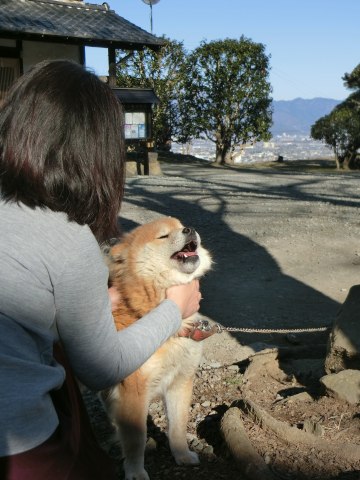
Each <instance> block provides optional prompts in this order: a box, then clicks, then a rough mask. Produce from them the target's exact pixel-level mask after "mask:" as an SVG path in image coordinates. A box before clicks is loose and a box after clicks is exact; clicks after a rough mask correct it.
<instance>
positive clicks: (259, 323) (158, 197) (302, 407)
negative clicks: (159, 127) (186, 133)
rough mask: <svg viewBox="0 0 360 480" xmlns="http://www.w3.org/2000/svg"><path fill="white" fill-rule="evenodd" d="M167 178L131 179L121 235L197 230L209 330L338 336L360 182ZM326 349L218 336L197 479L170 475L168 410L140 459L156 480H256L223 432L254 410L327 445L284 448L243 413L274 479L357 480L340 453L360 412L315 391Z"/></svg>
mask: <svg viewBox="0 0 360 480" xmlns="http://www.w3.org/2000/svg"><path fill="white" fill-rule="evenodd" d="M161 167H162V171H163V174H164V175H162V176H156V177H155V176H154V177H132V178H128V180H127V184H126V194H125V199H126V200H125V202H124V205H123V209H122V215H121V225H122V228H123V230H125V231H126V230H129V229H131V228H133V227H134V226H136V225H138V224H141V223H145V222H147V221H150V220H153V219H155V218H158V217H159V216H163V215H171V216H175V217H178V218H179V219H181V220H182V222H183V223H184V224H185V225H188V226H193V227H195V228H196V230H197V231H198V232H199V234H200V235H201V237H202V240H203V243H204V245H205V246H206V247H207V248H208V249H209V250H210V251H211V252H212V255H213V258H214V262H215V264H214V268H213V270H212V272H210V273H209V274H208V275H207V277H206V278H205V279H204V280H203V282H202V293H203V297H204V300H203V302H202V306H201V313H202V314H203V315H204V316H205V317H207V318H208V319H210V321H214V322H218V323H220V324H221V325H223V326H229V327H230V326H231V327H250V328H295V327H305V328H307V327H319V326H331V324H332V322H333V321H334V319H335V317H336V313H337V310H338V308H339V306H340V304H341V303H342V302H343V301H344V300H345V298H346V296H347V293H348V291H349V289H350V287H351V286H352V285H355V284H359V283H360V242H359V236H360V218H359V206H360V182H359V180H360V177H359V175H360V174H359V173H352V172H348V173H346V174H336V172H333V173H323V172H321V173H320V172H319V173H316V171H315V172H312V173H303V172H301V171H299V172H296V171H289V170H287V169H286V168H284V169H282V170H274V169H265V168H264V169H253V168H249V169H245V168H242V169H241V170H235V169H231V168H226V169H221V168H212V167H208V166H204V165H202V164H201V163H192V164H191V163H189V164H184V165H178V164H169V163H163V164H162V165H161ZM326 342H327V333H314V334H309V333H304V334H297V335H279V334H271V335H269V334H267V335H264V334H230V333H221V334H217V335H214V336H213V337H211V338H209V339H207V340H206V341H204V357H203V362H202V365H201V367H200V368H199V372H198V376H197V378H196V382H195V388H194V396H193V403H192V407H191V412H190V422H189V429H188V431H189V443H190V446H191V448H192V449H194V450H196V451H198V453H199V455H200V457H201V465H200V466H198V467H193V468H188V467H178V466H176V464H175V462H174V461H173V459H172V458H171V455H170V453H169V450H168V446H167V442H166V435H165V432H166V421H165V417H164V411H163V407H162V404H161V403H160V402H158V401H154V402H153V404H152V405H151V409H150V413H151V419H150V418H149V437H150V440H149V448H148V452H147V455H146V469H147V470H148V473H149V474H150V477H151V478H152V479H153V480H155V479H159V480H160V479H164V480H165V479H170V478H173V477H176V478H192V479H194V480H195V479H205V478H206V479H239V478H250V479H252V480H258V479H260V478H261V477H260V476H254V474H251V473H250V474H249V472H248V476H245V474H244V473H243V468H242V467H243V466H241V465H239V463H237V462H235V460H234V457H233V456H232V455H231V454H230V452H229V449H228V446H227V444H226V442H225V440H224V438H223V435H222V434H221V432H220V426H221V421H222V418H223V415H224V414H225V413H226V411H227V410H228V409H229V407H230V406H231V405H233V406H235V407H236V408H237V406H238V404H237V403H236V402H239V401H241V400H242V399H244V398H247V399H250V400H252V401H254V402H255V403H256V404H257V405H258V406H260V407H261V408H263V409H265V410H266V411H267V412H268V413H270V414H271V415H272V417H273V418H275V419H278V420H282V421H284V422H286V424H287V425H289V426H293V427H297V429H298V430H300V431H304V430H307V431H308V430H309V428H310V429H312V430H313V431H312V432H311V433H312V434H313V435H315V434H316V435H317V436H318V438H319V442H318V443H319V444H311V445H306V444H303V443H301V441H300V440H299V441H296V442H295V443H294V442H289V439H281V438H280V437H279V435H278V434H276V433H274V432H272V431H271V429H269V428H268V427H266V426H264V425H263V424H261V422H259V421H255V420H254V419H253V418H252V417H251V416H249V415H248V414H247V413H246V412H244V411H243V410H241V408H239V409H238V412H239V418H242V421H243V425H244V428H245V431H246V434H247V436H248V437H249V439H250V441H251V443H252V445H253V447H254V449H255V450H256V451H257V452H258V453H259V454H260V455H261V457H262V459H263V460H264V462H265V465H267V468H268V469H269V472H270V474H271V475H272V476H273V477H272V478H281V479H283V478H284V479H299V480H302V479H311V480H313V479H314V480H315V479H319V480H320V479H340V480H352V479H360V459H359V458H358V457H357V455H356V454H355V456H351V455H350V457H349V456H348V455H347V453H346V451H345V453H344V451H343V450H342V449H341V448H340V446H343V445H349V446H350V447H351V446H354V445H355V447H354V449H355V451H356V450H358V451H359V452H360V406H359V405H357V406H350V405H348V404H346V403H342V402H340V401H338V400H336V399H333V398H330V397H328V396H326V395H324V392H323V390H322V388H321V385H320V383H319V378H320V377H321V376H322V375H323V374H324V372H323V360H324V356H325V351H326ZM265 349H270V351H274V349H277V350H276V352H277V353H276V355H275V357H276V358H275V357H274V358H273V357H272V356H271V355H272V354H267V355H268V356H266V355H265V356H264V350H265ZM271 349H272V350H271ZM279 351H280V353H281V354H279ZM260 352H261V353H260ZM269 355H270V356H269ZM249 357H250V361H249ZM265 357H266V358H270V359H271V361H269V362H268V364H267V366H264V365H263V364H262V363H261V361H260V363H259V362H258V359H259V358H265ZM277 357H279V358H277ZM254 359H256V360H254ZM259 365H260V367H259ZM254 372H255V374H254ZM86 399H87V404H88V407H89V410H90V415H91V417H92V420H93V424H94V427H95V430H96V433H97V435H98V437H99V439H100V441H101V442H102V444H103V445H104V447H106V448H107V449H108V450H109V451H110V454H111V456H113V457H114V458H115V459H116V461H117V463H118V467H119V478H122V470H121V452H120V451H119V448H118V446H117V444H116V443H115V442H114V441H113V439H112V436H111V427H110V426H109V425H108V423H107V420H106V417H105V416H104V414H103V412H102V411H101V408H100V407H99V404H98V403H97V400H96V398H95V397H94V396H93V395H92V394H90V393H88V394H87V396H86ZM234 402H235V403H234ZM323 444H326V446H325V447H324V445H323Z"/></svg>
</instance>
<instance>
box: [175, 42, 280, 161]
mask: <svg viewBox="0 0 360 480" xmlns="http://www.w3.org/2000/svg"><path fill="white" fill-rule="evenodd" d="M268 75H269V57H267V56H266V55H265V47H264V45H263V44H261V43H254V42H252V41H251V40H250V39H247V38H245V37H243V36H242V37H241V38H240V40H232V39H226V40H218V41H212V42H209V43H206V42H202V43H201V44H200V46H199V47H198V48H197V49H195V50H194V51H193V52H192V53H191V54H189V55H188V58H187V62H186V64H185V65H184V75H183V76H182V79H183V84H182V89H181V91H180V92H179V97H178V100H179V102H178V104H179V110H180V117H181V119H182V120H183V123H182V128H181V133H182V138H180V140H182V141H184V140H185V139H188V138H191V137H197V138H207V139H208V140H210V141H212V142H214V143H215V145H216V162H217V163H219V164H225V163H227V162H230V161H231V158H232V154H233V153H234V150H235V148H236V147H239V146H240V147H244V146H245V145H246V144H249V143H250V144H253V143H255V142H257V141H259V140H268V139H269V138H270V137H271V134H270V131H269V129H270V126H271V123H272V111H271V101H272V99H271V98H270V93H271V86H270V83H269V81H268Z"/></svg>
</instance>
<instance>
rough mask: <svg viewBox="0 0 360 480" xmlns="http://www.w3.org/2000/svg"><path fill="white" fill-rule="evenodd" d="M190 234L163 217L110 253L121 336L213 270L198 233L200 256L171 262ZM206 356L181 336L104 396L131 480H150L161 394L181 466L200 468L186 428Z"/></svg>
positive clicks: (138, 230)
mask: <svg viewBox="0 0 360 480" xmlns="http://www.w3.org/2000/svg"><path fill="white" fill-rule="evenodd" d="M188 230H190V229H188V228H186V227H184V226H183V225H182V224H181V222H180V221H179V220H177V219H175V218H171V217H167V218H161V219H159V220H156V221H154V222H151V223H149V224H145V225H143V226H140V227H138V228H136V229H135V230H133V231H132V232H130V233H129V234H127V235H125V236H124V237H123V239H122V241H121V242H120V243H119V244H117V245H116V246H114V247H113V248H112V249H111V250H110V259H111V260H110V279H111V282H112V285H113V286H115V287H116V289H117V291H118V293H119V295H120V305H119V308H118V309H117V310H116V311H115V312H114V319H115V323H116V327H117V329H118V330H121V329H123V328H125V327H127V326H128V325H130V324H132V323H133V322H135V321H136V320H138V319H139V318H141V317H142V316H144V315H145V314H146V313H148V312H149V311H150V310H152V309H153V308H154V307H156V306H157V305H159V303H160V302H161V301H162V300H163V299H164V298H165V291H166V289H167V288H168V287H170V286H172V285H176V284H183V283H187V282H190V281H191V280H193V279H194V278H199V277H200V276H202V275H203V274H204V273H205V272H206V271H207V270H209V268H210V266H211V258H210V255H209V253H208V252H207V251H206V250H205V249H204V248H203V247H202V246H201V241H200V237H199V235H198V234H197V233H196V232H195V231H194V230H191V231H192V232H193V233H192V234H191V235H192V237H193V236H194V234H195V235H196V243H197V248H196V255H195V253H194V252H193V253H190V254H189V256H193V258H191V259H188V258H185V259H181V258H180V259H176V258H174V257H173V258H171V257H172V256H173V254H175V252H178V251H179V250H181V249H182V248H183V245H185V243H186V239H187V234H186V233H184V232H187V231H188ZM181 255H182V254H181ZM186 257H187V255H186ZM196 257H198V259H196ZM195 267H196V268H195ZM195 317H196V315H195V316H193V317H192V318H189V319H185V320H184V321H183V324H182V327H186V326H188V325H191V324H192V323H193V322H194V321H195ZM201 353H202V345H201V342H195V341H193V340H191V339H189V338H185V337H179V336H177V335H175V336H173V337H171V338H170V339H169V340H167V341H166V342H165V344H163V345H162V347H161V348H159V349H158V350H157V351H156V352H155V354H154V355H152V356H151V357H150V359H149V360H148V361H147V362H146V363H145V364H144V365H143V366H142V367H141V368H140V369H138V370H137V371H136V372H135V373H133V374H132V375H130V376H129V377H127V378H126V379H125V380H124V381H123V382H121V383H120V384H119V385H118V386H116V387H115V388H113V389H112V390H111V391H110V392H106V395H104V402H105V405H106V407H107V410H108V413H109V415H110V418H111V419H112V421H113V422H114V423H115V424H116V426H117V427H118V433H119V437H120V441H121V444H122V450H123V455H124V457H125V461H124V469H125V478H126V480H148V478H149V477H148V474H147V472H146V471H145V469H144V450H145V443H146V421H147V415H148V407H149V403H150V401H151V400H152V399H153V398H154V397H158V396H160V397H162V398H163V400H164V403H165V407H166V413H167V418H168V437H169V443H170V448H171V451H172V454H173V456H174V457H175V460H176V462H177V463H178V464H197V463H198V462H199V459H198V456H197V454H196V453H194V452H191V451H190V450H189V448H188V444H187V440H186V428H187V422H188V411H189V407H190V402H191V396H192V387H193V379H194V375H195V372H196V369H197V367H198V365H199V362H200V359H201Z"/></svg>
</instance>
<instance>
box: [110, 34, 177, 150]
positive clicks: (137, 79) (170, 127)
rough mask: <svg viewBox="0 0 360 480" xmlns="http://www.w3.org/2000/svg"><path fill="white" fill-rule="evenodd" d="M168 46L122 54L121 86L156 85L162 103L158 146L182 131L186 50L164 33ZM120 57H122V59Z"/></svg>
mask: <svg viewBox="0 0 360 480" xmlns="http://www.w3.org/2000/svg"><path fill="white" fill-rule="evenodd" d="M163 40H164V43H165V44H164V46H163V47H162V48H161V49H160V51H159V52H154V51H152V50H150V49H148V48H145V49H144V50H142V51H139V52H134V54H132V55H127V56H125V57H123V59H122V60H121V55H122V52H120V53H119V54H118V66H117V84H118V86H120V87H142V88H152V89H153V90H154V91H155V93H156V95H157V96H158V97H159V100H160V103H159V104H158V105H155V106H154V112H153V136H154V140H155V144H156V146H157V147H158V148H162V147H164V146H166V145H169V142H170V141H171V138H172V137H173V136H176V135H178V133H179V124H180V119H179V111H178V108H177V98H178V95H179V92H178V90H179V85H180V75H181V74H182V68H181V66H182V64H183V63H184V59H185V57H186V51H185V49H184V46H183V43H182V42H177V41H175V40H169V39H166V38H165V37H163ZM119 60H120V61H119Z"/></svg>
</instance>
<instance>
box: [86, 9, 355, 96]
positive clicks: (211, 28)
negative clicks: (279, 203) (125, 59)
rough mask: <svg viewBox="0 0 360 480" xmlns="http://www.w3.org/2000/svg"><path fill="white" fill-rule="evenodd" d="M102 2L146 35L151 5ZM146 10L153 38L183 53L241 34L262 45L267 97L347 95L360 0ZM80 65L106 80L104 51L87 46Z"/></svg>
mask: <svg viewBox="0 0 360 480" xmlns="http://www.w3.org/2000/svg"><path fill="white" fill-rule="evenodd" d="M87 1H88V2H89V3H99V4H100V3H102V1H99V0H98V1H96V0H87ZM107 3H108V4H109V6H110V8H111V9H112V10H115V11H116V13H118V14H119V15H120V16H122V17H124V18H126V19H127V20H129V21H130V22H132V23H134V24H135V25H137V26H138V27H141V28H143V29H144V30H147V31H150V7H149V6H148V5H146V4H145V3H144V2H143V1H142V0H107ZM152 11H153V33H154V35H158V36H161V35H165V36H166V37H168V38H171V39H174V40H178V41H182V42H184V46H185V48H186V49H188V50H193V49H195V48H196V47H198V46H199V44H200V42H201V41H202V40H206V41H210V40H220V39H225V38H235V39H239V38H240V36H241V35H245V36H246V37H248V38H250V39H251V40H253V41H254V42H260V43H263V44H264V45H265V46H266V54H267V55H271V58H270V66H271V71H270V82H271V84H272V87H273V93H272V96H273V98H274V100H291V99H293V98H297V97H302V98H307V99H310V98H314V97H324V98H334V99H337V100H343V99H345V98H346V97H347V96H348V95H349V94H350V91H349V90H347V89H346V88H345V87H344V86H343V80H342V77H343V75H344V73H346V72H348V73H349V72H351V71H352V70H353V68H354V67H355V66H356V65H358V64H359V63H360V28H359V26H360V0H207V1H206V0H160V1H159V3H157V4H156V5H153V9H152ZM86 63H87V65H88V66H89V67H91V68H92V69H94V70H95V72H96V73H98V74H99V75H106V74H107V50H105V49H87V51H86Z"/></svg>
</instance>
